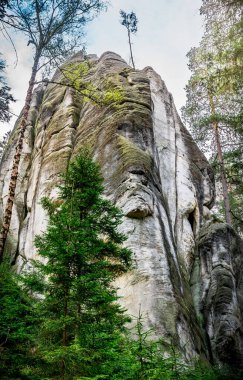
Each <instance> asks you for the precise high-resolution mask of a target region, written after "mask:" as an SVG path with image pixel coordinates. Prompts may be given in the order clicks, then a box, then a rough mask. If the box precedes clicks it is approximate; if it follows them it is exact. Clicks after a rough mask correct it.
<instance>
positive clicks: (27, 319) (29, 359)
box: [0, 262, 37, 380]
mask: <svg viewBox="0 0 243 380" xmlns="http://www.w3.org/2000/svg"><path fill="white" fill-rule="evenodd" d="M33 307H34V303H33V300H32V299H31V298H30V297H29V296H28V295H27V293H26V292H24V290H23V289H22V288H21V286H20V285H19V284H18V281H17V277H16V275H15V274H14V273H13V272H12V271H11V269H10V268H9V265H8V264H7V263H5V262H4V263H2V264H1V265H0V378H1V379H2V380H10V379H11V380H17V379H28V377H27V372H28V366H29V365H30V364H32V365H33V364H34V361H35V360H36V359H35V357H34V356H33V354H32V348H33V347H34V335H35V328H36V322H37V319H36V315H35V312H34V308H33ZM25 375H26V376H25Z"/></svg>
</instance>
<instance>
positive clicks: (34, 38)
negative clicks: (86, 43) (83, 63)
mask: <svg viewBox="0 0 243 380" xmlns="http://www.w3.org/2000/svg"><path fill="white" fill-rule="evenodd" d="M105 8H106V1H102V0H86V1H83V0H75V1H66V0H65V1H62V2H59V1H57V0H45V1H43V0H29V1H26V0H11V2H10V9H9V11H8V12H5V15H4V18H3V20H2V21H3V23H4V24H6V25H7V26H8V27H9V26H10V27H12V28H13V29H15V30H17V31H21V32H22V33H23V34H24V35H25V36H26V37H27V38H28V45H31V46H32V47H33V48H34V51H35V52H36V55H38V57H39V59H41V61H42V62H41V64H40V66H39V68H40V69H43V68H44V67H48V68H53V67H57V66H59V65H60V63H61V62H63V61H65V60H66V59H67V57H69V56H70V55H72V54H74V53H75V49H76V48H77V47H80V46H82V39H83V35H84V26H85V25H86V24H87V23H88V22H89V21H90V20H92V19H93V18H94V17H95V16H97V15H98V14H99V13H100V11H102V10H104V9H105ZM5 10H6V9H5Z"/></svg>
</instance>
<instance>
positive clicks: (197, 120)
mask: <svg viewBox="0 0 243 380" xmlns="http://www.w3.org/2000/svg"><path fill="white" fill-rule="evenodd" d="M201 14H203V16H204V19H205V32H204V36H203V38H202V40H201V42H200V44H199V46H198V47H197V48H192V49H191V51H190V52H189V53H188V58H189V68H190V70H191V72H192V75H191V78H190V80H189V82H188V84H187V86H186V93H187V103H186V105H185V107H183V109H182V114H183V119H184V121H185V122H186V123H188V125H189V128H190V129H191V131H192V134H193V137H194V139H195V140H196V141H197V142H198V144H199V145H200V147H201V149H202V150H203V151H204V152H205V153H207V155H208V156H209V157H210V159H211V161H213V163H214V168H215V173H216V178H217V180H218V183H219V182H220V181H222V173H221V174H219V173H220V167H221V171H222V168H223V166H222V163H220V162H219V160H220V159H219V153H218V155H216V157H215V147H216V146H217V144H216V140H215V136H216V133H215V128H216V129H217V133H218V136H219V140H220V144H221V149H222V152H223V161H222V162H223V165H224V168H223V170H224V171H225V177H226V179H227V183H228V192H229V200H230V212H231V217H232V219H233V224H234V227H235V228H236V229H237V230H238V232H242V228H243V222H242V213H241V207H240V206H241V205H240V201H239V193H240V191H241V190H242V178H243V177H242V169H241V168H242V103H241V96H242V58H241V57H242V55H241V54H240V51H241V50H242V33H241V30H242V21H241V6H240V2H238V1H234V2H232V1H228V0H220V1H215V0H203V5H202V8H201ZM217 188H218V189H221V186H220V185H219V186H217ZM221 193H222V191H219V194H218V202H220V198H222V194H221ZM219 211H220V213H221V214H222V215H223V213H224V212H223V211H224V207H222V208H221V209H219Z"/></svg>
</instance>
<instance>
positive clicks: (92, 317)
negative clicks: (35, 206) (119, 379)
mask: <svg viewBox="0 0 243 380" xmlns="http://www.w3.org/2000/svg"><path fill="white" fill-rule="evenodd" d="M59 190H60V194H59V198H58V199H57V200H55V201H52V200H51V199H48V198H45V199H43V200H42V204H43V207H44V208H45V210H46V211H47V212H48V215H49V224H48V227H47V231H46V232H45V233H44V234H43V235H41V236H39V237H38V238H37V239H36V246H37V248H38V254H39V255H40V257H41V258H42V262H35V269H34V271H35V272H36V274H35V273H34V274H33V275H27V281H28V283H29V288H30V289H32V291H34V292H36V294H39V296H38V297H39V312H40V315H41V320H42V321H41V326H40V329H39V334H38V338H37V352H38V354H39V355H40V356H41V357H42V359H43V360H44V362H45V365H42V366H41V368H39V376H42V377H43V378H48V379H105V378H109V379H111V378H112V376H113V375H112V374H114V371H118V367H119V365H118V364H116V363H118V361H119V350H120V351H121V348H119V346H122V344H123V338H122V335H121V333H122V331H123V330H124V324H125V322H126V321H127V320H128V318H127V317H126V316H125V314H124V312H123V310H122V309H121V307H120V306H119V305H118V303H117V298H118V297H117V295H116V290H115V289H114V288H113V286H112V282H113V280H114V279H115V278H116V277H117V276H118V275H120V274H121V273H123V272H124V271H126V270H127V268H128V267H129V263H130V251H129V250H128V249H126V248H123V247H122V246H121V244H122V243H123V242H124V240H125V237H124V235H122V234H121V233H119V232H118V230H117V228H118V226H119V224H120V223H121V216H122V215H121V213H120V211H119V210H118V209H117V208H115V207H114V206H113V205H112V203H111V202H110V201H108V200H106V199H104V197H103V196H102V193H103V187H102V177H101V175H100V171H99V168H98V166H97V165H96V164H95V163H94V162H93V161H92V160H91V158H89V157H88V156H87V154H86V153H83V154H81V155H80V156H78V157H77V159H76V160H75V161H74V162H73V163H71V164H70V166H69V169H68V171H67V174H66V175H65V177H64V184H63V185H62V186H61V187H60V188H59ZM40 295H42V297H40ZM45 376H46V377H45ZM42 377H40V378H42Z"/></svg>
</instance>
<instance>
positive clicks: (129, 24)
mask: <svg viewBox="0 0 243 380" xmlns="http://www.w3.org/2000/svg"><path fill="white" fill-rule="evenodd" d="M120 16H121V24H122V25H123V26H125V28H126V29H127V35H128V43H129V48H130V58H131V61H132V66H133V68H134V69H135V63H134V59H133V54H132V42H131V34H136V33H137V30H138V28H137V24H138V19H137V16H136V14H135V13H134V12H131V13H126V12H124V11H123V10H120Z"/></svg>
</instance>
